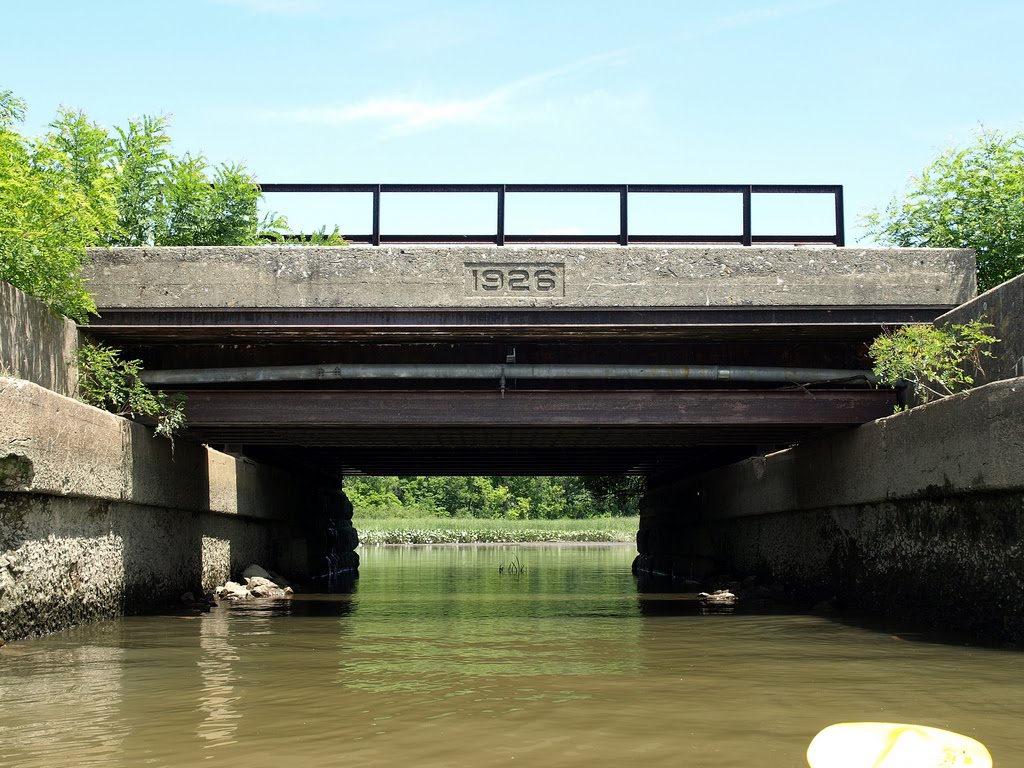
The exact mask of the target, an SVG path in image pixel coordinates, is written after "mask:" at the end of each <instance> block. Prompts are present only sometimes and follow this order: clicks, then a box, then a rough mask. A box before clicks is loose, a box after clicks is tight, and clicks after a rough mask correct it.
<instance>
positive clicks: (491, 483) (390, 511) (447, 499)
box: [345, 476, 646, 520]
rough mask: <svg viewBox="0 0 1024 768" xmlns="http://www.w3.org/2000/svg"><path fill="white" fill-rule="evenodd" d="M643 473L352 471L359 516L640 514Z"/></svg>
mask: <svg viewBox="0 0 1024 768" xmlns="http://www.w3.org/2000/svg"><path fill="white" fill-rule="evenodd" d="M645 488H646V483H645V481H644V478H642V477H511V476H508V477H500V476H499V477H351V478H346V479H345V493H346V494H347V495H348V497H349V499H351V501H352V504H353V506H354V507H355V515H356V517H357V518H359V517H362V518H403V517H408V518H412V517H485V518H507V519H513V520H531V519H541V518H543V519H554V518H576V519H581V518H588V517H620V516H632V515H637V514H639V505H640V497H641V496H642V495H643V493H644V490H645Z"/></svg>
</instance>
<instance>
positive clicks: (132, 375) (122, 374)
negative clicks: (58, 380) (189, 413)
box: [78, 344, 185, 437]
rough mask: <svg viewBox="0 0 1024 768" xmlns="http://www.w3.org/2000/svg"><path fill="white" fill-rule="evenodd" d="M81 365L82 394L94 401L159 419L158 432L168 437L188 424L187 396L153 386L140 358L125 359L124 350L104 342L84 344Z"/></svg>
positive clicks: (127, 413)
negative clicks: (143, 375)
mask: <svg viewBox="0 0 1024 768" xmlns="http://www.w3.org/2000/svg"><path fill="white" fill-rule="evenodd" d="M78 366H79V380H78V393H79V397H80V398H81V399H82V400H84V401H85V402H87V403H89V404H90V405H94V406H96V407H97V408H102V409H103V410H105V411H110V412H111V413H116V414H117V415H119V416H131V417H132V418H137V417H139V416H148V417H150V418H153V419H156V430H155V431H156V434H158V435H163V436H164V437H173V436H174V435H175V434H177V433H178V432H180V431H181V429H182V427H184V425H185V410H184V408H185V401H184V398H183V397H182V396H181V395H173V396H172V395H167V394H166V393H164V392H160V391H157V392H154V391H152V390H151V389H149V387H147V386H146V385H145V384H144V383H143V382H142V379H141V377H140V374H141V373H142V362H141V361H140V360H124V359H122V358H121V352H120V350H117V349H114V348H113V347H108V346H106V345H104V344H82V345H81V346H80V347H79V350H78Z"/></svg>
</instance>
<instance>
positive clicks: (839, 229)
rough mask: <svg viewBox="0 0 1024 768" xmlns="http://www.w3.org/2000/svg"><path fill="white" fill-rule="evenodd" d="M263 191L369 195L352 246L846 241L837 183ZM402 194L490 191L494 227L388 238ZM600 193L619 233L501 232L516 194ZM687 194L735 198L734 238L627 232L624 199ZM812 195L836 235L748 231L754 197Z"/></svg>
mask: <svg viewBox="0 0 1024 768" xmlns="http://www.w3.org/2000/svg"><path fill="white" fill-rule="evenodd" d="M260 189H261V190H262V191H263V192H265V193H278V192H307V193H308V192H331V193H362V194H370V195H372V196H373V229H372V232H370V234H365V235H358V234H345V235H344V237H345V239H346V240H348V241H349V242H352V243H369V244H371V245H381V244H388V243H494V244H496V245H505V244H506V243H618V244H619V245H629V244H630V243H724V244H733V245H758V244H771V243H794V244H810V243H819V244H827V243H831V244H833V245H837V246H842V245H845V242H846V233H845V227H844V224H843V187H842V185H839V184H260ZM403 192H420V193H422V192H430V193H450V192H478V193H479V192H483V193H493V194H494V195H495V196H496V200H497V211H496V213H497V227H496V230H495V232H494V233H493V234H485V235H469V234H461V235H391V234H384V233H382V232H381V228H380V209H381V198H382V197H383V195H384V194H385V193H387V194H391V193H403ZM538 192H540V193H546V192H563V193H564V192H569V193H586V194H589V193H595V192H597V193H605V194H609V193H610V194H617V195H618V196H619V231H618V233H616V234H609V235H528V234H509V233H507V232H506V231H505V198H506V196H507V195H509V194H517V193H538ZM630 193H636V194H651V193H654V194H690V195H694V194H696V195H709V194H711V195H740V196H741V198H742V227H741V232H740V233H739V234H726V235H721V234H706V235H644V234H631V233H630V231H629V195H630ZM758 194H770V195H780V194H782V195H786V194H800V195H807V194H816V195H832V197H833V199H834V203H835V233H834V234H830V235H821V234H817V235H807V234H803V235H800V234H797V235H757V234H754V232H753V227H752V223H751V222H752V219H751V203H752V199H753V197H754V195H758Z"/></svg>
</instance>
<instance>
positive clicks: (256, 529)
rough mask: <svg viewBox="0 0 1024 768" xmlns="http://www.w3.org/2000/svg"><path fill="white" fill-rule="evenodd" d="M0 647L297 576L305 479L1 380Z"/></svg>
mask: <svg viewBox="0 0 1024 768" xmlns="http://www.w3.org/2000/svg"><path fill="white" fill-rule="evenodd" d="M0 413H2V414H3V418H2V419H0V638H2V639H6V640H10V639H14V638H18V637H25V636H28V635H33V634H41V633H44V632H49V631H54V630H56V629H62V628H65V627H68V626H71V625H73V624H76V623H79V622H81V621H87V620H91V619H94V618H99V617H105V616H114V615H117V614H119V613H121V612H134V611H138V610H141V609H144V608H145V607H147V606H149V605H153V604H154V603H155V604H160V603H163V602H166V601H169V600H172V601H173V600H175V599H176V598H177V596H178V595H180V594H181V593H182V592H184V591H187V590H195V589H197V588H199V587H202V588H203V589H211V588H212V587H213V586H215V585H216V584H218V583H223V582H224V581H226V580H227V579H228V578H229V577H231V576H232V575H234V574H235V573H237V572H238V571H239V570H240V569H241V568H243V567H244V566H246V565H248V564H249V563H251V562H260V563H263V564H265V565H267V566H269V567H275V568H278V569H282V570H288V571H292V572H296V571H297V572H300V573H301V572H304V571H305V568H306V562H305V559H306V554H305V536H304V534H303V533H302V532H301V531H299V530H298V526H297V525H296V524H295V523H294V520H293V518H294V517H295V516H296V514H297V513H300V512H301V511H302V510H303V509H304V508H305V507H306V506H308V505H309V504H310V503H312V502H311V501H310V497H311V496H312V495H313V491H314V490H315V489H313V488H311V487H309V485H308V484H307V483H303V482H302V481H301V480H299V479H296V478H293V477H292V476H290V475H288V474H286V473H284V472H282V471H280V470H276V469H273V468H270V467H265V466H261V465H258V464H255V463H253V462H251V461H249V460H247V459H242V458H236V457H233V456H228V455H226V454H223V453H219V452H217V451H213V450H211V449H209V448H207V447H206V446H201V445H196V444H193V443H189V442H186V441H177V443H176V444H175V447H174V451H173V454H172V452H171V445H170V443H169V442H168V441H167V440H165V439H163V438H156V437H153V435H152V432H151V431H150V430H149V429H147V428H145V427H143V426H141V425H138V424H134V423H131V422H128V421H126V420H124V419H120V418H118V417H116V416H113V415H112V414H109V413H106V412H104V411H100V410H98V409H96V408H93V407H91V406H88V405H85V404H84V403H80V402H78V401H75V400H71V399H69V398H66V397H63V396H61V395H58V394H56V393H54V392H50V391H49V390H46V389H44V388H42V387H40V386H38V385H36V384H33V383H31V382H27V381H22V380H20V379H10V378H0Z"/></svg>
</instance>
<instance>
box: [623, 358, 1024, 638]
mask: <svg viewBox="0 0 1024 768" xmlns="http://www.w3.org/2000/svg"><path fill="white" fill-rule="evenodd" d="M1022 457H1024V378H1017V379H1011V380H1007V381H1001V382H995V383H992V384H988V385H985V386H983V387H979V388H977V389H975V390H972V391H970V392H966V393H963V394H961V395H957V396H955V397H952V398H948V399H946V400H941V401H937V402H934V403H930V404H928V405H925V406H921V407H918V408H915V409H912V410H910V411H906V412H903V413H900V414H895V415H893V416H891V417H889V418H886V419H881V420H879V421H877V422H874V423H871V424H866V425H864V426H861V427H858V428H856V429H852V430H849V431H848V432H844V433H842V434H838V435H835V436H833V437H830V438H826V439H821V440H817V441H813V442H809V443H806V444H803V445H800V446H796V447H794V448H791V449H789V450H785V451H780V452H778V453H775V454H771V455H769V456H765V457H762V458H755V459H749V460H747V461H743V462H740V463H738V464H734V465H731V466H729V467H724V468H722V469H719V470H715V471H712V472H709V473H707V474H705V475H702V476H701V477H699V478H697V479H695V480H693V481H689V482H686V483H682V484H679V485H678V486H676V487H665V488H662V489H660V491H659V492H657V493H655V494H652V496H651V497H650V498H649V499H648V501H647V507H646V509H645V514H644V516H642V518H641V531H640V534H639V536H638V548H639V549H640V552H641V554H642V555H645V556H646V558H647V563H648V565H650V566H653V567H654V568H655V569H659V570H662V571H666V572H668V571H673V570H674V571H675V573H676V575H681V576H686V575H687V574H688V572H696V573H698V574H699V573H701V572H706V571H708V570H710V569H714V570H720V571H728V572H730V573H733V574H736V575H739V576H743V575H746V574H758V575H760V576H761V577H762V578H767V579H780V580H782V581H784V582H785V583H787V585H788V586H789V587H790V588H791V589H793V590H794V591H795V592H796V593H798V594H800V595H802V596H804V597H805V598H807V599H809V600H818V599H830V598H836V599H838V600H839V601H840V602H841V603H843V604H846V605H849V606H856V607H860V608H865V609H868V610H871V611H874V612H877V613H881V614H888V615H891V616H897V617H903V618H909V619H912V620H917V621H923V622H927V623H929V624H932V625H935V626H938V627H944V628H947V629H951V630H956V631H963V632H968V633H971V634H973V635H975V636H977V637H985V638H989V639H994V640H1009V641H1014V642H1022V641H1024V471H1022V470H1021V458H1022ZM665 542H669V545H666V543H665Z"/></svg>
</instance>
